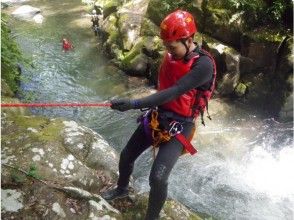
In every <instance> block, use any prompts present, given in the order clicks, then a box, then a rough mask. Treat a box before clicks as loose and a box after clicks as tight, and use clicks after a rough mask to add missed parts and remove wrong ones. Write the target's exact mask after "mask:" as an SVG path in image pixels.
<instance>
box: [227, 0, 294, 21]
mask: <svg viewBox="0 0 294 220" xmlns="http://www.w3.org/2000/svg"><path fill="white" fill-rule="evenodd" d="M225 2H226V5H225V6H226V7H228V8H230V9H233V10H234V11H237V12H243V13H244V14H243V17H244V19H245V21H246V23H248V25H249V26H251V25H253V26H260V25H266V24H270V25H277V26H278V25H281V19H282V17H283V16H284V15H285V13H286V11H287V10H289V9H293V4H292V2H291V1H290V0H273V1H267V0H225Z"/></svg>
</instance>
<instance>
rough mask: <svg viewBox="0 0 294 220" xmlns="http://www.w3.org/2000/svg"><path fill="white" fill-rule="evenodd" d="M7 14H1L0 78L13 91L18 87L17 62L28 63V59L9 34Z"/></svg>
mask: <svg viewBox="0 0 294 220" xmlns="http://www.w3.org/2000/svg"><path fill="white" fill-rule="evenodd" d="M7 21H8V16H7V15H6V14H3V13H2V14H1V73H2V75H1V78H2V79H4V80H5V81H6V83H7V84H8V85H9V87H10V88H11V90H12V91H13V92H16V91H17V89H18V82H19V80H20V73H19V71H18V64H21V63H23V64H28V63H29V61H28V60H27V59H26V58H24V57H23V55H22V53H21V51H20V49H19V47H18V45H17V43H16V42H15V40H14V39H13V36H12V35H11V30H10V29H9V27H8V24H7Z"/></svg>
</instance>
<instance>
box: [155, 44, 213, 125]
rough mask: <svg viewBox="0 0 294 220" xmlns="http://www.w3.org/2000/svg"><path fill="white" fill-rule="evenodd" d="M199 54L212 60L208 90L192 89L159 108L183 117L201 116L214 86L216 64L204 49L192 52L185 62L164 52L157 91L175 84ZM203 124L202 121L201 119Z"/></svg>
mask: <svg viewBox="0 0 294 220" xmlns="http://www.w3.org/2000/svg"><path fill="white" fill-rule="evenodd" d="M200 56H208V57H209V58H210V59H211V60H212V61H213V66H214V71H213V80H212V83H211V86H210V88H209V89H208V90H205V91H202V90H199V89H196V88H195V89H192V90H190V91H188V92H186V93H185V94H183V95H181V96H179V97H178V98H177V99H175V100H172V101H170V102H167V103H165V104H163V105H161V106H160V108H162V109H165V110H168V111H172V112H175V113H177V114H179V115H182V116H185V117H195V118H196V117H197V116H198V115H199V114H201V115H202V116H203V112H204V110H205V108H206V107H207V103H208V100H209V99H210V97H211V95H212V92H213V90H214V87H215V78H216V65H215V61H214V59H213V58H212V56H211V55H210V54H209V53H208V52H207V51H205V50H203V49H200V50H199V53H193V54H192V57H191V58H190V59H189V60H188V61H187V62H185V61H184V60H183V59H182V60H174V59H173V58H172V55H171V54H170V53H166V55H165V57H164V60H163V62H162V64H161V67H160V72H159V78H158V79H159V82H158V91H161V90H164V89H167V88H169V87H171V86H173V85H175V84H176V82H177V81H178V80H179V79H180V78H182V77H183V76H184V75H186V74H187V73H188V72H189V71H190V69H191V67H192V65H193V63H195V62H197V60H198V59H199V57H200ZM202 123H203V124H204V121H202Z"/></svg>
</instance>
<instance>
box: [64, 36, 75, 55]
mask: <svg viewBox="0 0 294 220" xmlns="http://www.w3.org/2000/svg"><path fill="white" fill-rule="evenodd" d="M62 48H63V52H66V51H69V50H71V49H73V48H74V47H73V45H72V43H71V42H70V41H69V40H68V39H66V38H63V39H62Z"/></svg>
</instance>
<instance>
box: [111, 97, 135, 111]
mask: <svg viewBox="0 0 294 220" xmlns="http://www.w3.org/2000/svg"><path fill="white" fill-rule="evenodd" d="M110 103H111V106H110V108H112V109H115V110H119V111H121V112H124V111H127V110H130V109H133V108H134V107H135V103H134V102H133V100H130V99H114V100H111V101H110Z"/></svg>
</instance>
